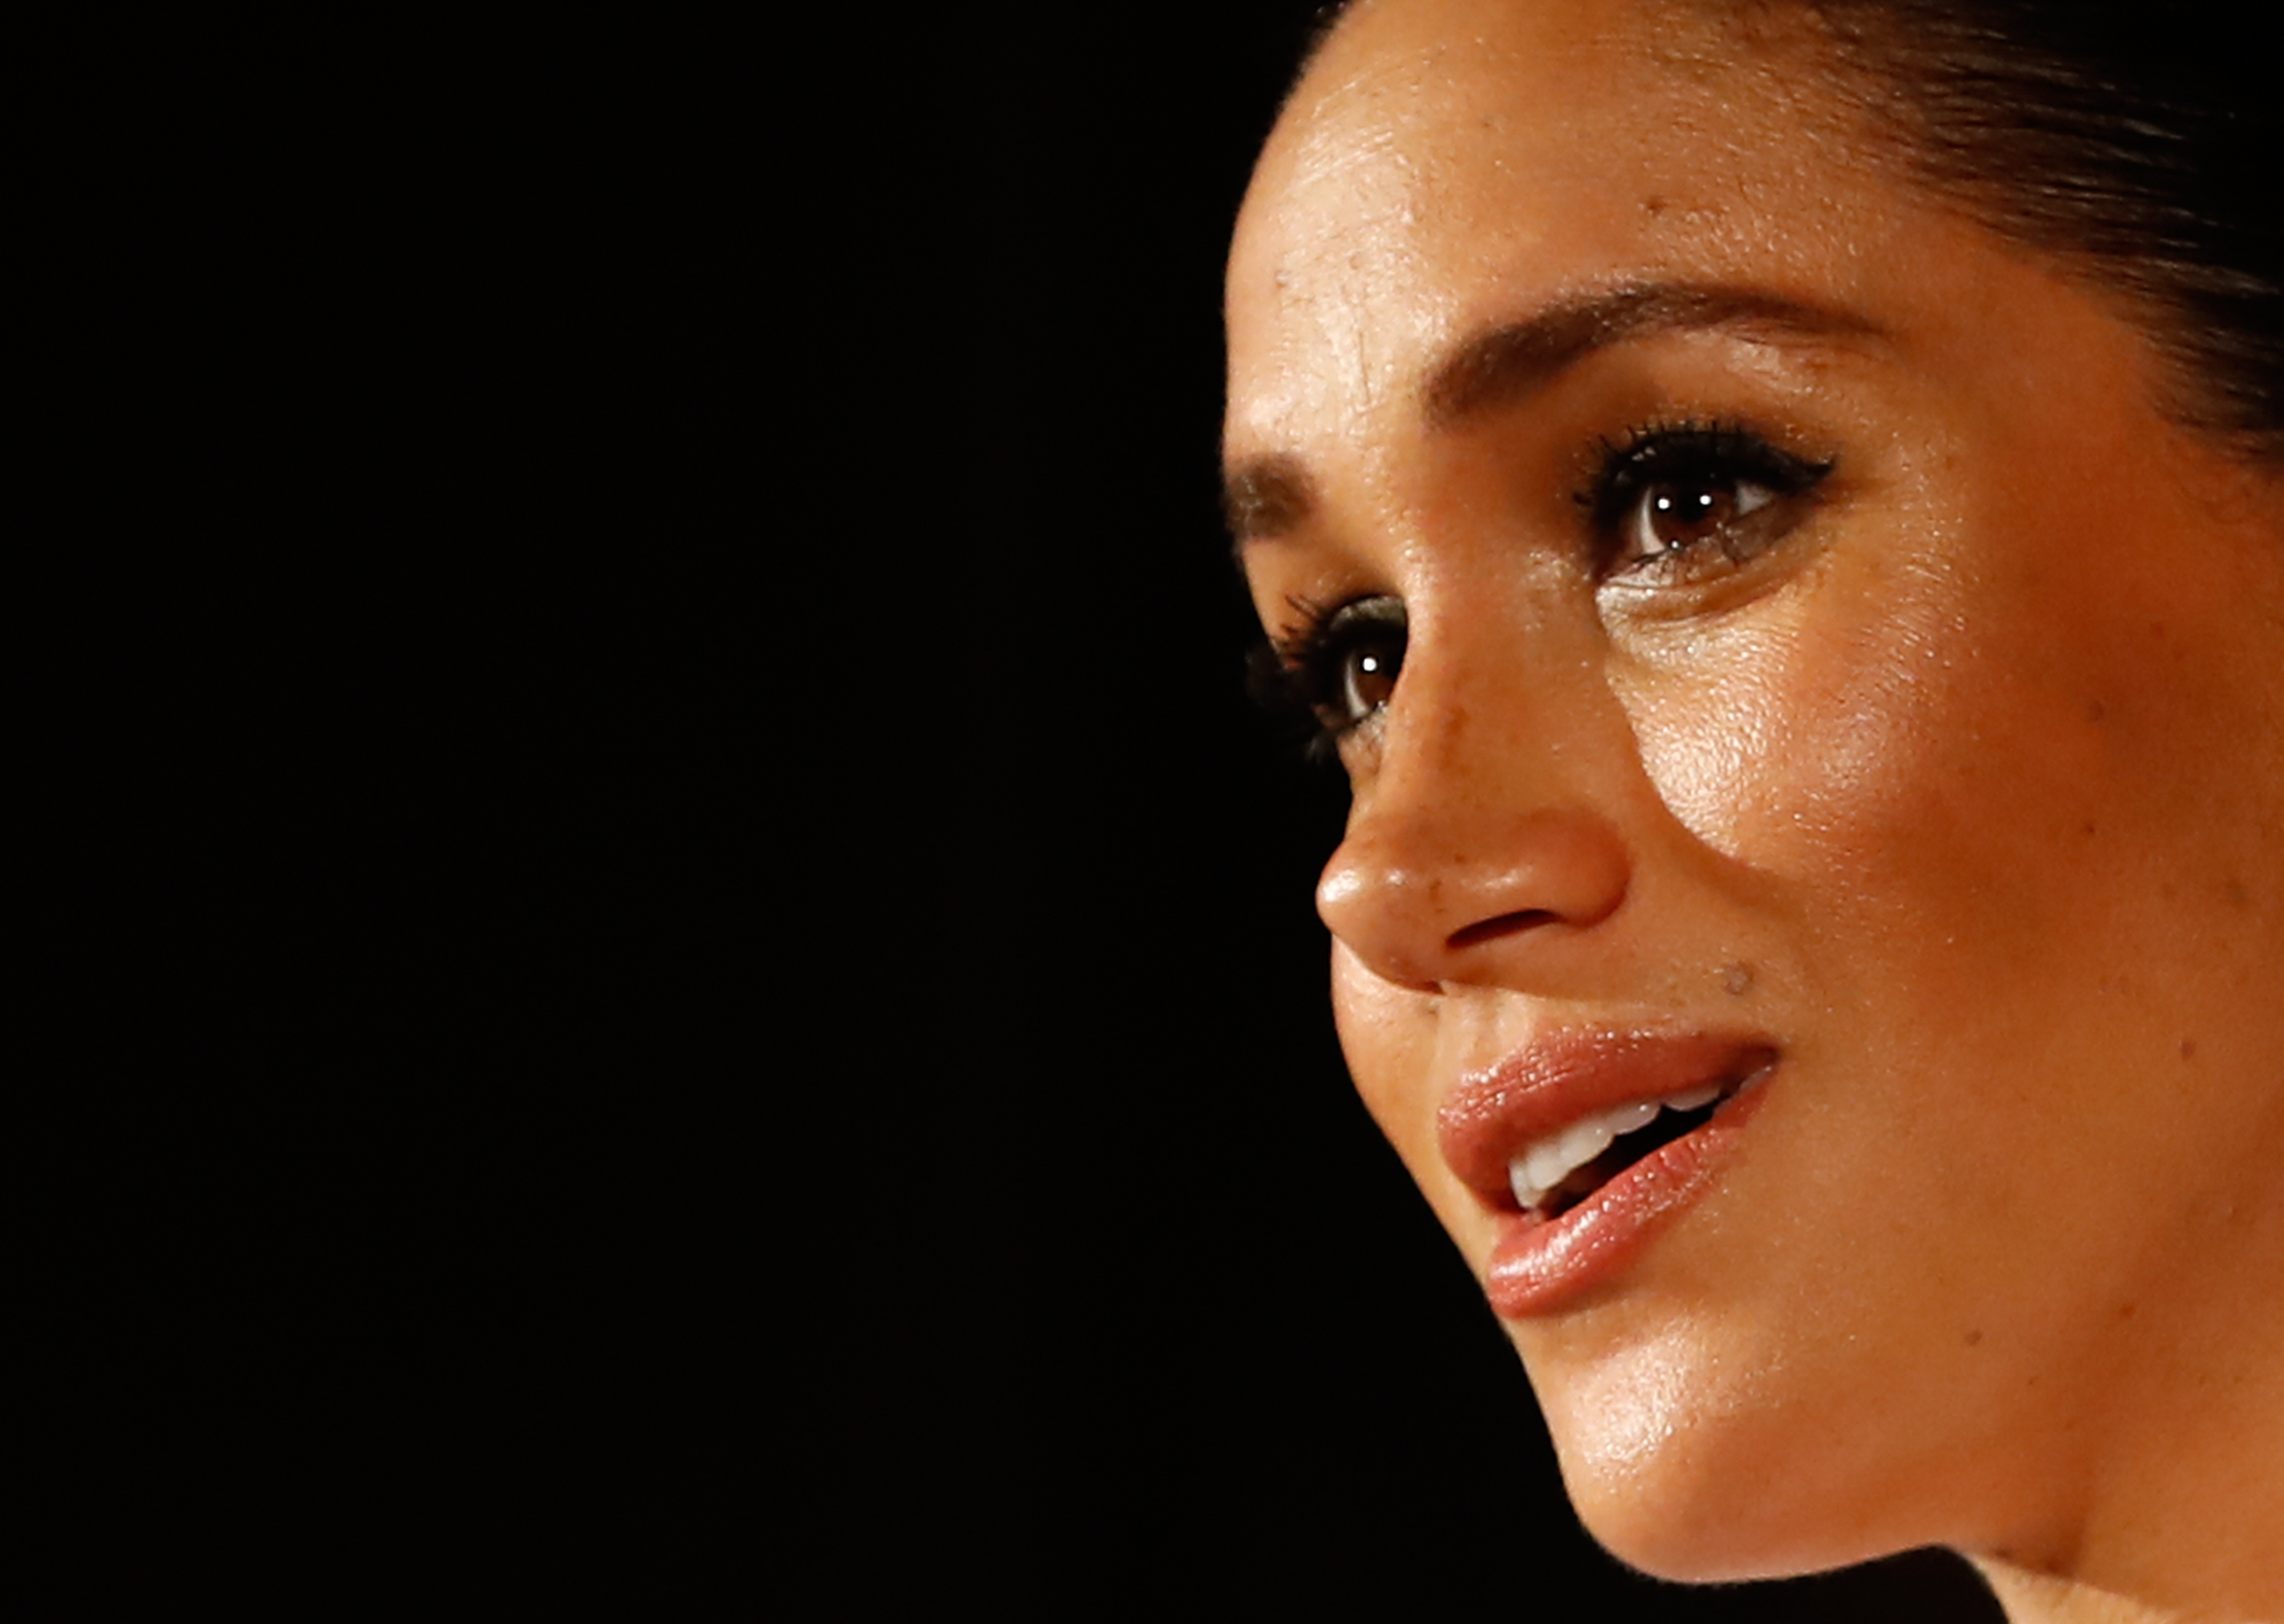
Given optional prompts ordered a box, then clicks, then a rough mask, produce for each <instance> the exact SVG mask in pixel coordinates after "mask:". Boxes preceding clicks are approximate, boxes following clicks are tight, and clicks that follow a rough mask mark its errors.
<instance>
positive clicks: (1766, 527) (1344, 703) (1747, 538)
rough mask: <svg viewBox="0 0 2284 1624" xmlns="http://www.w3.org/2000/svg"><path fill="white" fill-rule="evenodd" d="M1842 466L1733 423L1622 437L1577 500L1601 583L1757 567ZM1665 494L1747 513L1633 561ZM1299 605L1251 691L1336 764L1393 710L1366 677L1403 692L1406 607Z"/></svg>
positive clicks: (1658, 583)
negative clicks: (1305, 729) (1299, 725)
mask: <svg viewBox="0 0 2284 1624" xmlns="http://www.w3.org/2000/svg"><path fill="white" fill-rule="evenodd" d="M1832 469H1833V464H1832V463H1830V462H1828V461H1826V462H1812V461H1810V460H1809V459H1807V458H1805V457H1796V456H1795V455H1793V454H1792V453H1791V452H1788V451H1785V450H1780V449H1778V448H1777V447H1776V446H1774V445H1772V443H1770V441H1767V440H1766V439H1764V438H1763V437H1762V436H1761V435H1760V434H1759V433H1756V432H1755V431H1753V430H1751V429H1748V428H1745V427H1743V426H1740V425H1737V424H1733V423H1705V422H1699V421H1694V420H1688V421H1682V422H1677V423H1667V424H1653V425H1646V426H1643V427H1640V428H1638V429H1635V430H1633V431H1631V432H1630V433H1628V434H1626V435H1625V437H1624V438H1623V439H1622V440H1619V441H1602V442H1601V444H1600V448H1599V452H1598V454H1597V455H1596V456H1595V457H1594V460H1593V468H1592V472H1591V473H1590V474H1589V475H1588V476H1587V478H1586V480H1585V482H1584V485H1583V487H1582V488H1580V489H1579V490H1578V491H1577V492H1576V494H1575V496H1574V498H1573V499H1574V500H1575V501H1576V504H1577V505H1578V507H1579V509H1580V511H1582V512H1583V513H1584V516H1585V526H1586V531H1587V541H1588V548H1589V554H1588V556H1589V560H1590V564H1591V567H1592V577H1593V581H1594V583H1595V586H1596V587H1597V589H1600V588H1604V587H1622V588H1625V589H1635V590H1639V589H1652V588H1657V587H1663V586H1677V585H1686V584H1687V583H1689V582H1693V581H1694V580H1697V579H1701V578H1703V577H1705V576H1709V575H1712V574H1717V573H1719V572H1720V571H1722V570H1725V569H1732V568H1734V567H1736V566H1740V565H1742V564H1745V563H1747V562H1748V561H1749V560H1751V559H1752V558H1756V557H1758V556H1759V555H1760V554H1761V553H1762V552H1764V551H1766V550H1768V549H1769V548H1770V547H1772V546H1773V545H1775V544H1776V543H1778V542H1779V541H1781V540H1782V539H1783V538H1784V536H1785V535H1787V534H1788V533H1789V532H1790V531H1791V530H1792V528H1793V527H1795V525H1796V524H1798V523H1799V521H1800V519H1802V517H1803V511H1802V507H1801V504H1802V502H1803V500H1804V499H1805V498H1807V497H1808V496H1810V494H1811V492H1813V491H1814V489H1815V488H1816V487H1817V486H1818V485H1819V484H1820V483H1821V482H1822V481H1823V480H1824V478H1825V476H1826V475H1827V474H1829V473H1830V472H1832ZM1661 488H1664V489H1666V490H1668V491H1669V492H1670V493H1676V494H1678V497H1679V499H1680V500H1682V501H1684V502H1686V499H1687V497H1688V496H1690V495H1691V494H1695V495H1697V496H1705V495H1707V494H1708V493H1712V492H1726V493H1727V494H1728V496H1730V497H1731V498H1732V499H1733V502H1732V504H1733V507H1734V509H1735V511H1733V513H1731V514H1728V515H1716V520H1717V522H1714V523H1713V526H1712V527H1711V529H1710V530H1709V533H1708V534H1707V535H1702V536H1697V537H1689V538H1685V539H1681V540H1678V541H1672V542H1667V543H1664V544H1662V545H1661V546H1659V547H1657V548H1656V549H1655V550H1646V551H1643V552H1641V553H1640V554H1639V556H1635V557H1631V558H1629V557H1628V556H1627V554H1628V551H1629V550H1630V549H1631V548H1632V547H1634V546H1635V544H1636V543H1637V542H1638V541H1639V539H1640V533H1641V531H1642V529H1643V527H1644V525H1645V520H1646V510H1645V507H1644V504H1645V503H1646V502H1647V501H1648V500H1649V499H1650V498H1651V497H1652V496H1654V494H1655V493H1657V492H1658V491H1659V490H1660V489H1661ZM1745 492H1750V493H1752V494H1753V496H1754V500H1752V501H1751V503H1750V504H1749V505H1746V504H1744V503H1743V501H1742V500H1741V495H1742V493H1745ZM1665 517H1666V518H1667V519H1670V520H1671V521H1672V522H1674V523H1677V524H1678V525H1680V526H1682V527H1688V526H1690V525H1692V524H1696V523H1704V522H1707V521H1706V520H1704V519H1701V518H1693V517H1692V516H1691V515H1690V514H1689V513H1688V512H1687V511H1686V509H1683V508H1676V509H1675V510H1673V511H1670V512H1669V513H1668V514H1667V515H1666V516H1665ZM1647 522H1648V523H1649V525H1650V536H1649V539H1651V540H1659V539H1660V538H1658V537H1657V536H1656V535H1655V533H1654V525H1655V520H1654V519H1651V520H1648V521H1647ZM1287 602H1288V603H1289V604H1290V605H1291V606H1292V608H1293V610H1294V613H1295V616H1296V617H1297V618H1296V619H1295V621H1294V622H1293V623H1292V624H1290V625H1288V626H1287V627H1285V628H1284V629H1281V630H1279V631H1278V632H1276V633H1274V634H1272V635H1271V637H1270V639H1269V641H1268V644H1267V645H1266V646H1263V647H1259V648H1256V649H1255V654H1254V660H1253V667H1252V672H1251V679H1252V680H1251V683H1250V686H1251V687H1252V690H1253V692H1254V697H1255V699H1257V700H1259V701H1260V702H1261V703H1262V704H1263V705H1264V706H1265V707H1267V708H1268V709H1270V710H1271V711H1272V712H1277V713H1281V714H1284V715H1286V716H1287V717H1289V718H1293V719H1295V720H1297V721H1302V722H1306V723H1308V724H1309V731H1310V734H1311V738H1310V742H1309V746H1308V751H1309V753H1310V755H1311V756H1312V757H1318V758H1324V757H1329V756H1331V755H1333V754H1334V753H1337V751H1338V749H1339V747H1340V746H1341V742H1342V741H1343V740H1344V739H1346V738H1348V736H1349V734H1351V733H1353V732H1355V731H1356V730H1357V728H1359V727H1361V726H1363V725H1364V723H1365V722H1366V721H1368V720H1370V718H1371V717H1372V716H1373V715H1376V714H1378V713H1379V710H1380V708H1381V705H1383V704H1385V702H1386V701H1385V698H1384V697H1382V698H1381V699H1379V700H1378V701H1377V702H1375V703H1373V705H1371V706H1370V707H1369V708H1365V709H1363V710H1361V711H1359V709H1358V708H1357V704H1356V703H1355V701H1356V699H1357V698H1358V697H1360V696H1359V695H1358V694H1357V692H1356V691H1355V690H1356V687H1357V678H1358V676H1359V675H1362V676H1363V677H1364V678H1365V679H1366V680H1367V681H1368V683H1370V684H1371V686H1372V687H1373V690H1374V691H1381V690H1382V689H1385V688H1392V687H1393V686H1394V683H1395V681H1396V675H1397V674H1398V673H1400V672H1401V670H1402V668H1403V661H1404V635H1405V614H1404V604H1403V601H1402V600H1401V599H1399V598H1396V597H1357V598H1351V599H1349V600H1348V601H1347V602H1345V603H1341V604H1334V605H1323V604H1318V603H1314V602H1311V601H1310V600H1308V599H1305V598H1290V599H1287ZM1375 644H1377V645H1378V647H1377V649H1376V650H1375V647H1374V645H1375ZM1391 644H1392V651H1391V648H1390V645H1391ZM1375 656H1377V657H1379V658H1381V659H1382V660H1384V661H1385V662H1386V665H1387V668H1383V669H1380V670H1372V669H1369V668H1367V669H1365V670H1364V671H1362V672H1361V673H1360V672H1359V671H1358V670H1357V668H1354V667H1352V666H1351V663H1350V662H1351V661H1352V660H1357V659H1359V658H1362V659H1364V660H1367V661H1369V660H1372V659H1373V658H1374V657H1375Z"/></svg>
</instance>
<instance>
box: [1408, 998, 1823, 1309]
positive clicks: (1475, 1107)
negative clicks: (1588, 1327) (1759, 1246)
mask: <svg viewBox="0 0 2284 1624" xmlns="http://www.w3.org/2000/svg"><path fill="white" fill-rule="evenodd" d="M1777 1061H1778V1050H1777V1048H1776V1046H1775V1045H1774V1044H1773V1043H1772V1042H1769V1041H1768V1040H1767V1039H1765V1038H1764V1037H1759V1036H1752V1035H1735V1034H1721V1033H1680V1034H1670V1033H1654V1032H1651V1033H1645V1032H1624V1031H1618V1032H1609V1031H1573V1032H1560V1033H1553V1034H1550V1035H1547V1036H1545V1037H1544V1038H1541V1039H1538V1040H1537V1041H1534V1042H1531V1043H1529V1044H1528V1045H1526V1046H1525V1047H1523V1048H1522V1049H1520V1050H1516V1051H1515V1052H1514V1053H1513V1054H1511V1055H1509V1056H1507V1057H1506V1058H1505V1059H1503V1060H1501V1061H1499V1062H1498V1064H1497V1065H1495V1066H1489V1067H1487V1068H1485V1069H1484V1070H1482V1071H1480V1072H1474V1073H1470V1074H1467V1076H1464V1077H1462V1078H1461V1079H1460V1080H1459V1084H1458V1086H1457V1087H1456V1088H1454V1089H1452V1091H1451V1095H1450V1097H1448V1098H1447V1099H1446V1100H1445V1101H1444V1103H1443V1109H1442V1110H1441V1111H1440V1112H1439V1113H1437V1120H1436V1136H1437V1139H1438V1142H1439V1144H1440V1146H1441V1149H1442V1151H1443V1159H1444V1160H1445V1161H1446V1162H1447V1163H1448V1164H1449V1165H1450V1166H1451V1169H1452V1171H1453V1172H1454V1173H1456V1174H1457V1175H1459V1178H1460V1180H1461V1181H1462V1182H1463V1183H1466V1184H1467V1187H1468V1189H1469V1190H1471V1191H1474V1195H1475V1198H1476V1199H1477V1200H1479V1201H1480V1202H1481V1203H1482V1205H1483V1206H1484V1207H1485V1208H1486V1209H1488V1210H1489V1211H1490V1212H1491V1213H1493V1214H1497V1215H1498V1239H1497V1241H1496V1243H1495V1244H1494V1245H1493V1248H1492V1253H1491V1259H1490V1269H1489V1273H1488V1278H1487V1280H1486V1285H1487V1288H1488V1290H1489V1293H1490V1300H1491V1306H1492V1308H1494V1309H1496V1310H1497V1311H1498V1313H1499V1314H1500V1315H1501V1316H1506V1317H1508V1318H1522V1317H1527V1316H1530V1315H1535V1314H1543V1313H1548V1312H1551V1311H1553V1310H1554V1309H1557V1308H1562V1307H1565V1306H1568V1305H1569V1304H1570V1303H1572V1302H1574V1301H1576V1300H1578V1299H1579V1298H1580V1297H1581V1296H1582V1295H1584V1293H1585V1292H1588V1291H1590V1290H1592V1288H1593V1287H1595V1286H1596V1285H1598V1284H1602V1283H1604V1282H1606V1281H1608V1280H1610V1279H1612V1278H1614V1277H1615V1276H1616V1275H1617V1274H1619V1273H1620V1272H1622V1271H1623V1269H1624V1268H1625V1266H1626V1264H1627V1262H1628V1261H1629V1260H1630V1259H1631V1257H1632V1255H1633V1254H1634V1253H1635V1252H1636V1251H1637V1250H1638V1249H1639V1247H1640V1246H1641V1245H1644V1244H1646V1243H1647V1241H1648V1239H1649V1238H1650V1237H1651V1235H1652V1233H1653V1231H1654V1230H1655V1229H1657V1228H1659V1227H1661V1226H1662V1222H1663V1221H1664V1220H1666V1219H1667V1218H1668V1217H1670V1215H1672V1214H1675V1213H1677V1212H1678V1210H1679V1209H1680V1208H1682V1207H1684V1206H1687V1205H1688V1204H1689V1203H1690V1202H1692V1201H1693V1200H1695V1199H1696V1198H1698V1197H1700V1196H1701V1195H1702V1194H1704V1193H1705V1192H1706V1191H1707V1190H1708V1189H1709V1187H1710V1186H1711V1184H1712V1183H1713V1182H1714V1179H1715V1176H1716V1175H1717V1173H1718V1171H1719V1170H1720V1168H1721V1167H1724V1166H1725V1165H1727V1163H1728V1162H1729V1161H1730V1159H1732V1158H1733V1154H1734V1153H1735V1152H1736V1151H1737V1149H1738V1148H1739V1146H1738V1137H1739V1135H1740V1132H1741V1130H1742V1129H1743V1128H1744V1126H1745V1124H1746V1122H1747V1121H1748V1120H1749V1119H1750V1117H1751V1116H1752V1115H1753V1114H1754V1113H1755V1112H1756V1111H1757V1109H1758V1107H1759V1105H1760V1102H1761V1101H1762V1099H1763V1098H1764V1097H1765V1095H1766V1092H1767V1090H1766V1089H1765V1088H1764V1087H1763V1086H1762V1085H1763V1084H1764V1083H1765V1082H1766V1081H1767V1080H1768V1078H1769V1077H1770V1075H1771V1074H1772V1073H1773V1072H1774V1070H1775V1069H1776V1066H1777Z"/></svg>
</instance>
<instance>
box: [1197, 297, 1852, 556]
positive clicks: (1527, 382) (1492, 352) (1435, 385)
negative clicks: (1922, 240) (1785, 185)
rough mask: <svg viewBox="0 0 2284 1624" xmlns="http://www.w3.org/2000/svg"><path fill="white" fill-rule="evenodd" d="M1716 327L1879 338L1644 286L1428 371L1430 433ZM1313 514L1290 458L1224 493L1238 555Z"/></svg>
mask: <svg viewBox="0 0 2284 1624" xmlns="http://www.w3.org/2000/svg"><path fill="white" fill-rule="evenodd" d="M1710 327H1742V328H1746V329H1754V328H1758V329H1762V330H1764V331H1767V332H1772V333H1786V334H1790V335H1795V336H1800V337H1809V338H1827V337H1832V336H1834V335H1860V334H1865V333H1876V332H1879V331H1881V329H1880V328H1879V326H1878V324H1875V323H1873V322H1871V321H1868V320H1866V319H1865V318H1864V317H1863V316H1856V315H1852V314H1850V312H1848V311H1845V310H1834V309H1832V308H1827V307H1826V306H1823V305H1815V304H1810V303H1808V302H1807V301H1803V300H1798V299H1788V298H1786V297H1785V296H1784V295H1782V294H1780V293H1767V292H1764V291H1763V290H1760V289H1757V288H1737V287H1724V286H1721V285H1717V284H1703V283H1693V282H1650V283H1638V284H1635V285H1631V286H1628V287H1617V288H1610V289H1606V290H1604V291H1603V292H1600V293H1586V294H1582V295H1580V296H1578V297H1576V298H1574V299H1566V300H1562V301H1559V302H1557V303H1555V304H1553V305H1549V306H1548V307H1546V308H1545V309H1543V310H1540V311H1538V312H1537V313H1536V314H1535V315H1532V316H1526V317H1525V318H1523V319H1522V320H1521V321H1514V322H1503V323H1500V324H1497V325H1495V326H1491V327H1489V328H1485V329H1483V330H1482V331H1480V332H1475V333H1473V334H1471V335H1469V336H1468V337H1467V338H1465V339H1462V340H1459V343H1458V344H1456V345H1454V346H1453V347H1451V350H1450V351H1449V352H1447V353H1446V354H1445V355H1444V356H1443V359H1442V360H1441V361H1439V362H1437V363H1435V365H1434V366H1432V367H1430V368H1429V369H1428V371H1427V382H1426V384H1425V386H1423V387H1422V389H1421V390H1420V416H1421V418H1422V419H1423V420H1424V421H1425V422H1426V424H1427V427H1428V429H1429V431H1430V432H1431V433H1447V432H1449V431H1450V430H1451V429H1454V428H1457V427H1459V426H1461V425H1462V424H1464V423H1466V422H1467V421H1468V420H1469V419H1470V418H1475V417H1479V416H1481V415H1482V413H1484V412H1486V411H1488V410H1491V409H1492V408H1494V407H1498V406H1506V405H1511V404H1513V403H1514V402H1516V401H1519V400H1522V399H1525V398H1527V397H1529V395H1531V394H1536V393H1537V391H1539V390H1541V389H1543V388H1545V386H1547V385H1548V384H1550V383H1553V381H1554V379H1557V378H1559V377H1560V376H1561V374H1562V373H1563V372H1565V371H1568V369H1569V368H1571V367H1573V366H1575V365H1576V364H1577V363H1579V362H1580V361H1582V360H1584V358H1585V357H1586V356H1588V355H1592V353H1593V352H1594V351H1596V350H1598V349H1606V348H1607V347H1610V346H1611V345H1613V344H1616V343H1620V342H1622V341H1623V340H1627V339H1631V338H1639V337H1640V336H1642V335H1644V334H1647V333H1657V332H1693V331H1702V330H1703V329H1706V328H1710ZM1315 506H1316V494H1315V488H1314V486H1313V484H1312V483H1311V481H1310V478H1309V472H1308V469H1307V467H1306V466H1305V465H1303V464H1302V461H1301V459H1300V458H1299V457H1295V456H1293V455H1292V454H1291V453H1290V452H1283V451H1279V452H1271V453H1270V454H1269V455H1267V456H1263V457H1248V458H1247V459H1246V460H1244V461H1243V462H1240V463H1237V464H1234V465H1232V467H1231V468H1230V471H1229V473H1228V475H1227V477H1226V479H1225V480H1224V481H1223V485H1222V514H1223V517H1224V519H1226V520H1227V522H1228V525H1229V531H1230V535H1232V537H1233V538H1234V539H1235V540H1236V542H1237V544H1238V547H1239V549H1240V550H1243V548H1244V545H1245V543H1248V542H1257V541H1268V540H1271V539H1273V538H1274V537H1277V536H1279V535H1286V534H1287V533H1288V532H1290V531H1292V530H1295V529H1297V528H1298V527H1300V525H1301V524H1302V521H1303V520H1304V519H1307V518H1308V517H1309V515H1310V512H1311V511H1313V510H1314V508H1315Z"/></svg>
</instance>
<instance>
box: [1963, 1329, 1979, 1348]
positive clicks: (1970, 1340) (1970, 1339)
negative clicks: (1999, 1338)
mask: <svg viewBox="0 0 2284 1624" xmlns="http://www.w3.org/2000/svg"><path fill="white" fill-rule="evenodd" d="M1981 1340H1983V1333H1982V1332H1981V1331H1968V1332H1967V1347H1974V1346H1975V1344H1976V1343H1977V1342H1980V1341H1981Z"/></svg>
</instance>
